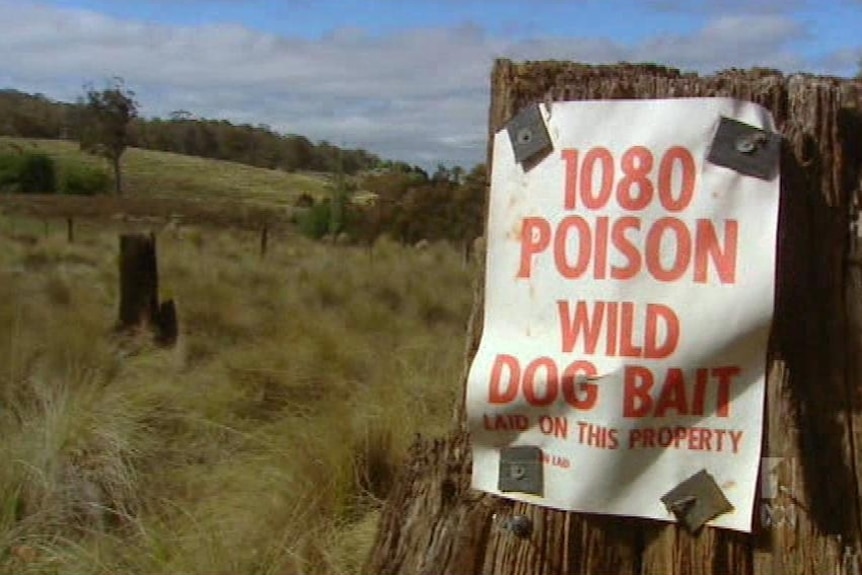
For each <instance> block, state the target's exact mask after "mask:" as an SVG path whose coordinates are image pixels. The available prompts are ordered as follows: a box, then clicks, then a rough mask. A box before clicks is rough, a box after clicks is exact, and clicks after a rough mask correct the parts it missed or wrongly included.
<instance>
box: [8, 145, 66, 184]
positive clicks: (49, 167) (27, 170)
mask: <svg viewBox="0 0 862 575" xmlns="http://www.w3.org/2000/svg"><path fill="white" fill-rule="evenodd" d="M0 190H3V191H7V192H19V193H23V194H53V193H54V192H56V191H57V176H56V169H55V167H54V160H52V159H51V158H50V157H49V156H46V155H45V154H38V153H32V152H31V153H27V154H2V155H0Z"/></svg>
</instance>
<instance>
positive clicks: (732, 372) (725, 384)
mask: <svg viewBox="0 0 862 575" xmlns="http://www.w3.org/2000/svg"><path fill="white" fill-rule="evenodd" d="M740 373H742V369H740V368H739V367H737V366H728V367H716V368H713V370H712V375H714V376H716V377H717V378H718V393H717V397H716V400H715V404H716V406H715V413H716V415H718V417H729V416H730V386H731V384H732V383H733V378H734V377H736V376H738V375H739V374H740Z"/></svg>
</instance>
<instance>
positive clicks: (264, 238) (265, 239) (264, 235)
mask: <svg viewBox="0 0 862 575" xmlns="http://www.w3.org/2000/svg"><path fill="white" fill-rule="evenodd" d="M268 243H269V226H267V224H266V222H264V223H263V228H262V229H261V230H260V257H261V258H263V257H264V256H266V248H267V244H268Z"/></svg>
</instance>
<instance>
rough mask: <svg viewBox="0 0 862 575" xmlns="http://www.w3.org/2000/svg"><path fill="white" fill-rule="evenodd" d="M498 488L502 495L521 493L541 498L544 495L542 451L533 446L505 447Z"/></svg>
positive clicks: (501, 460)
mask: <svg viewBox="0 0 862 575" xmlns="http://www.w3.org/2000/svg"><path fill="white" fill-rule="evenodd" d="M497 488H498V489H499V490H500V491H501V492H502V493H506V492H519V493H528V494H530V495H539V496H541V495H542V494H543V493H544V476H543V473H542V450H541V449H540V448H538V447H535V446H532V445H518V446H515V447H505V448H503V449H502V450H500V475H499V477H498V478H497Z"/></svg>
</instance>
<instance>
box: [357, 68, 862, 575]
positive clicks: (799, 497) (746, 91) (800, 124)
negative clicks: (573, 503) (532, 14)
mask: <svg viewBox="0 0 862 575" xmlns="http://www.w3.org/2000/svg"><path fill="white" fill-rule="evenodd" d="M712 96H725V97H733V98H738V99H743V100H749V101H753V102H755V103H758V104H760V105H762V106H764V107H766V108H767V109H769V110H770V111H771V112H772V114H773V117H774V119H775V121H776V125H777V127H778V129H779V130H780V132H781V133H782V134H783V136H784V142H783V144H782V146H783V147H782V157H781V170H782V175H781V208H780V215H779V231H778V236H779V237H778V255H777V256H778V257H777V259H778V261H777V278H776V303H775V319H774V323H773V331H772V337H771V341H770V351H769V355H768V370H769V373H768V379H767V384H766V387H767V389H766V410H767V413H766V417H765V418H764V425H765V429H764V445H763V457H768V458H776V459H778V460H780V461H781V462H782V465H780V466H779V468H778V477H777V481H778V484H779V485H783V486H791V487H790V489H789V490H784V491H781V492H779V493H777V494H775V493H772V494H770V496H771V497H773V498H772V499H766V498H764V497H763V495H765V494H761V497H760V499H759V500H758V504H757V505H756V506H755V514H754V515H755V517H754V524H753V525H754V533H753V534H751V535H748V534H744V533H739V532H735V531H727V530H717V529H713V528H709V527H707V528H704V529H702V530H701V531H700V532H699V533H698V534H696V535H690V534H689V533H688V532H686V531H685V530H684V529H683V528H681V527H678V526H677V525H675V524H669V523H662V522H656V521H648V520H640V519H630V518H620V517H611V516H603V515H590V514H578V513H567V512H563V511H557V510H552V509H546V508H540V507H535V506H530V505H527V504H523V503H513V502H511V501H507V500H504V499H501V498H497V497H494V496H491V495H486V494H483V493H479V492H476V491H473V490H471V489H470V487H469V486H470V466H471V461H470V446H469V441H468V434H467V431H466V421H465V417H464V413H463V409H464V408H463V405H462V407H461V409H460V410H459V412H458V413H457V414H456V422H457V423H456V424H455V429H454V430H453V432H452V434H451V435H450V436H449V437H448V438H447V439H445V440H435V441H427V440H426V441H418V442H417V443H416V444H415V445H414V446H413V447H412V449H411V452H410V454H409V459H408V461H407V463H406V465H405V468H404V470H403V472H402V474H401V476H400V478H399V479H398V481H397V482H396V485H395V487H394V489H393V491H392V493H391V494H390V496H389V500H388V501H387V503H386V506H385V508H384V512H383V515H382V519H381V524H380V529H379V532H378V535H377V539H376V542H375V544H374V547H373V549H372V552H371V555H370V556H369V558H368V561H367V563H366V565H365V572H367V573H369V574H372V573H373V574H384V573H405V574H406V573H412V574H432V573H451V574H458V575H462V574H463V575H466V574H492V573H493V574H495V575H509V574H535V575H543V574H548V575H549V574H557V573H577V574H596V575H604V574H620V575H622V574H638V575H648V574H654V575H665V574H670V573H674V574H680V575H682V574H697V575H708V574H734V575H736V574H738V575H767V574H771V575H779V574H789V575H792V574H799V575H803V574H810V573H830V574H831V573H835V574H838V575H854V574H855V573H859V572H860V570H862V565H860V540H862V510H860V495H862V475H860V474H862V447H860V446H862V269H860V266H859V264H858V263H857V260H858V259H859V258H858V254H857V253H856V252H855V247H853V246H855V245H856V242H855V237H851V234H850V230H851V221H850V220H851V217H850V213H851V210H852V209H854V207H853V206H854V205H855V204H856V202H857V200H856V197H855V196H856V194H858V193H859V189H860V171H862V140H860V134H862V83H859V82H854V81H849V80H839V79H835V78H823V77H814V76H808V75H793V76H782V75H781V74H779V73H777V72H774V71H770V70H751V71H739V70H731V71H727V72H722V73H719V74H716V75H714V76H707V77H698V76H696V75H694V74H682V73H680V72H679V71H677V70H673V69H668V68H664V67H660V66H654V65H645V66H634V65H618V66H595V67H594V66H585V65H579V64H574V63H566V62H533V63H525V64H515V63H512V62H510V61H508V60H499V61H497V62H496V64H495V66H494V69H493V72H492V77H491V108H490V117H489V128H490V134H491V135H493V134H494V133H495V132H496V131H497V130H499V129H501V128H502V127H504V126H505V124H506V123H507V122H508V120H509V119H510V118H511V117H512V116H513V115H514V114H515V113H516V112H517V111H519V110H520V109H522V108H523V107H524V106H525V105H527V104H529V103H533V102H542V101H547V100H551V101H563V100H586V99H620V98H625V99H629V98H671V97H712ZM489 166H490V152H489ZM483 302H484V293H483V285H482V283H481V282H480V283H479V284H478V285H477V288H476V293H475V305H474V310H473V314H472V318H471V321H470V326H469V331H468V335H467V354H466V355H467V359H468V360H470V359H472V357H473V356H474V355H475V353H476V350H477V348H478V344H479V340H480V337H481V330H482V325H483V324H482V321H483V317H482V313H483ZM761 485H762V482H761ZM786 491H789V492H786ZM515 514H518V515H525V516H527V517H529V518H530V519H531V520H532V523H533V527H532V531H531V533H529V535H527V536H525V537H519V536H518V535H516V534H514V533H512V532H511V530H505V529H503V528H502V527H503V525H504V521H505V519H506V518H509V517H512V516H513V515H515Z"/></svg>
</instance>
